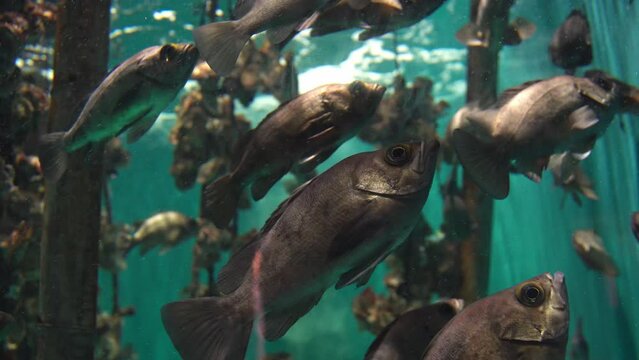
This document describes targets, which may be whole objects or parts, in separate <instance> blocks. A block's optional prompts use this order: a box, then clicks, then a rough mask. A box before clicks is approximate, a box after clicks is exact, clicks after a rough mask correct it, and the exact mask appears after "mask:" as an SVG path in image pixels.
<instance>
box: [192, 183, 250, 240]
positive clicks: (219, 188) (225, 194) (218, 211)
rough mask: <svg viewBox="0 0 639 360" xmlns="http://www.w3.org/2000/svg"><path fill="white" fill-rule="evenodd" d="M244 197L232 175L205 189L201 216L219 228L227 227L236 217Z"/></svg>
mask: <svg viewBox="0 0 639 360" xmlns="http://www.w3.org/2000/svg"><path fill="white" fill-rule="evenodd" d="M240 196H242V186H241V184H239V183H238V182H237V181H235V179H234V178H233V177H232V176H231V175H226V176H224V177H221V178H219V179H218V180H217V181H215V182H214V183H212V184H209V185H207V186H206V188H205V189H204V194H203V195H202V209H201V213H202V214H201V216H202V217H203V218H206V219H210V220H212V221H213V223H214V224H215V226H217V227H219V228H224V227H226V226H227V225H228V224H229V222H231V220H232V219H233V218H234V217H235V214H236V212H237V205H238V203H239V201H240Z"/></svg>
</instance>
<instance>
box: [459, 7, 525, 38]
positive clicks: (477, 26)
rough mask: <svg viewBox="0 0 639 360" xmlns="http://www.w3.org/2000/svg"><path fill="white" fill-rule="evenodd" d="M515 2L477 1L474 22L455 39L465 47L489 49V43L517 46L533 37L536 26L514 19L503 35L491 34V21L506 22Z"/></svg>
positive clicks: (461, 30) (522, 19) (462, 29)
mask: <svg viewBox="0 0 639 360" xmlns="http://www.w3.org/2000/svg"><path fill="white" fill-rule="evenodd" d="M514 3H515V0H479V6H478V8H477V16H476V20H475V22H471V23H469V24H467V25H466V26H464V27H463V28H461V29H460V30H459V31H458V32H457V34H455V37H456V38H457V40H458V41H459V42H461V43H462V44H464V45H466V46H475V47H476V46H480V47H489V46H490V44H491V43H495V42H497V43H503V44H504V45H518V44H520V43H521V42H522V41H524V40H526V39H528V38H530V37H531V36H533V34H534V33H535V31H537V26H535V24H533V23H531V22H529V21H528V20H526V19H524V18H517V19H515V20H514V21H513V22H512V23H511V24H510V25H508V26H507V27H506V29H505V30H504V33H503V34H493V33H492V32H491V29H490V23H492V22H493V19H501V20H503V21H506V19H508V13H509V11H510V8H511V7H512V6H513V4H514Z"/></svg>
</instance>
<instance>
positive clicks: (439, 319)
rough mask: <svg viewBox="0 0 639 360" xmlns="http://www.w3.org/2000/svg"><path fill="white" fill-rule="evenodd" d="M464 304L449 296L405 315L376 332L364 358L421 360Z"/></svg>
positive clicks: (376, 359)
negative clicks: (428, 347)
mask: <svg viewBox="0 0 639 360" xmlns="http://www.w3.org/2000/svg"><path fill="white" fill-rule="evenodd" d="M463 307H464V301H463V300H457V299H450V300H445V301H441V302H438V303H435V304H431V305H426V306H424V307H421V308H419V309H415V310H411V311H408V312H406V313H404V314H402V315H401V316H400V317H399V318H397V319H396V320H395V321H393V322H392V323H390V324H389V325H388V326H386V327H385V328H384V329H383V330H382V332H381V333H380V334H379V335H377V338H376V339H375V341H374V342H373V344H371V346H370V348H368V351H367V352H366V356H365V357H364V360H411V359H419V358H420V357H421V356H422V354H424V350H426V347H427V346H428V343H430V341H431V340H432V339H433V338H434V337H435V335H437V333H438V332H439V331H440V330H441V329H442V328H443V327H444V326H445V325H446V324H447V323H448V322H449V321H450V320H451V319H452V318H453V317H454V316H455V315H457V313H459V312H460V311H461V310H462V308H463Z"/></svg>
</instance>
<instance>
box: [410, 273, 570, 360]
mask: <svg viewBox="0 0 639 360" xmlns="http://www.w3.org/2000/svg"><path fill="white" fill-rule="evenodd" d="M569 322H570V309H569V304H568V291H567V288H566V283H565V279H564V274H563V273H561V272H556V273H555V274H554V275H551V274H550V273H545V274H541V275H539V276H536V277H534V278H532V279H529V280H526V281H524V282H522V283H520V284H518V285H516V286H514V287H511V288H509V289H506V290H503V291H501V292H499V293H497V294H495V295H492V296H489V297H486V298H483V299H481V300H478V301H476V302H474V303H472V304H470V305H469V306H467V307H466V308H465V309H464V310H462V312H460V313H459V314H458V315H457V316H455V317H454V318H453V319H452V320H451V321H450V322H448V324H446V326H445V327H444V328H443V329H442V330H441V331H440V332H439V334H438V335H437V336H436V337H435V339H433V341H431V342H430V344H429V345H428V348H427V349H426V352H425V354H424V356H423V357H422V359H423V360H457V359H459V360H461V359H473V360H499V359H503V360H510V359H544V360H564V358H565V353H566V345H567V343H568V325H569Z"/></svg>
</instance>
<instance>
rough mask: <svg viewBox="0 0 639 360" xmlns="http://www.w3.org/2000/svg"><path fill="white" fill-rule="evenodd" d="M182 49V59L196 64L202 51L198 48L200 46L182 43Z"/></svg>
mask: <svg viewBox="0 0 639 360" xmlns="http://www.w3.org/2000/svg"><path fill="white" fill-rule="evenodd" d="M180 45H181V47H182V49H181V51H180V52H181V53H182V56H180V60H181V61H182V62H186V63H187V64H191V63H192V64H193V66H195V62H196V61H197V60H198V58H199V57H200V51H199V50H198V48H197V47H196V46H195V45H194V44H190V43H189V44H180Z"/></svg>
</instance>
